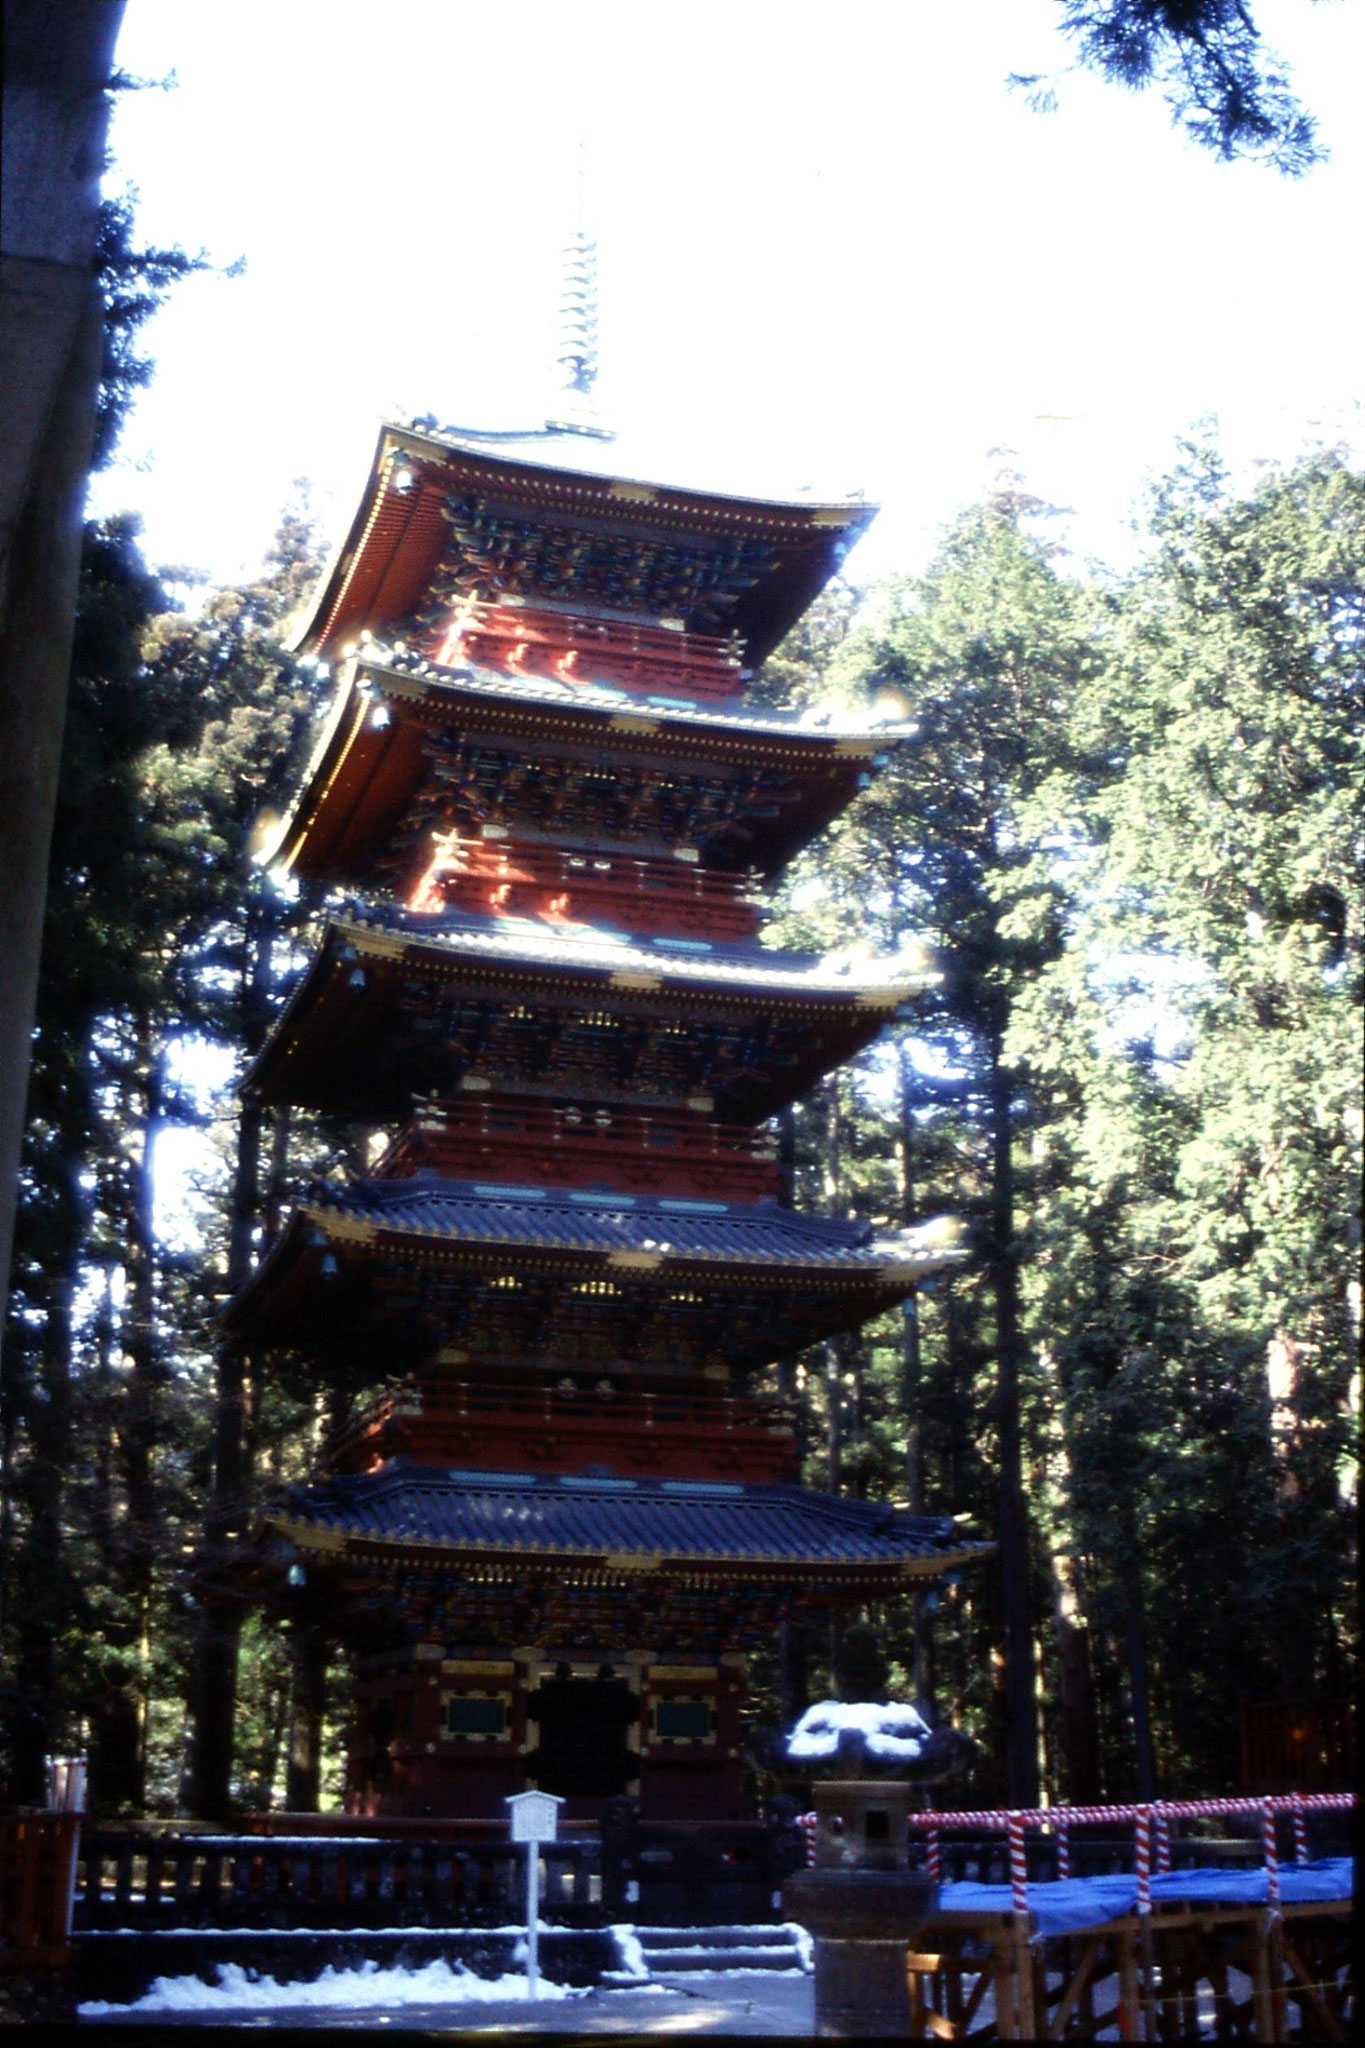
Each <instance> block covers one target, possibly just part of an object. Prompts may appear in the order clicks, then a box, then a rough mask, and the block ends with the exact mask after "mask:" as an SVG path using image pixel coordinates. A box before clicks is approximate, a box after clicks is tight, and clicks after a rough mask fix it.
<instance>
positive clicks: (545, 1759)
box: [526, 1664, 640, 1799]
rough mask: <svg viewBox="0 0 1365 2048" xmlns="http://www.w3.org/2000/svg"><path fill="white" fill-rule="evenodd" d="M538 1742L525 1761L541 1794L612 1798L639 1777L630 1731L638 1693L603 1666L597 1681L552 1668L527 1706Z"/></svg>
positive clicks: (566, 1668) (636, 1717)
mask: <svg viewBox="0 0 1365 2048" xmlns="http://www.w3.org/2000/svg"><path fill="white" fill-rule="evenodd" d="M526 1711H527V1715H528V1718H529V1719H531V1720H532V1721H534V1722H535V1723H536V1725H537V1727H538V1729H539V1732H540V1740H539V1742H538V1743H537V1744H536V1747H535V1748H534V1749H533V1750H532V1751H531V1754H530V1755H529V1757H528V1758H527V1763H528V1766H529V1768H530V1770H531V1772H532V1774H533V1775H534V1777H535V1780H536V1783H537V1785H538V1786H539V1787H540V1789H541V1790H542V1791H543V1792H557V1793H558V1794H559V1795H560V1797H561V1798H564V1799H612V1798H615V1797H617V1796H618V1795H619V1794H620V1793H622V1792H624V1791H625V1789H626V1787H627V1785H628V1784H629V1783H630V1781H631V1780H632V1779H633V1778H635V1777H637V1776H638V1775H639V1770H640V1758H639V1755H638V1753H637V1752H636V1751H635V1750H634V1749H633V1748H632V1747H631V1743H630V1731H631V1729H632V1728H634V1727H635V1726H637V1724H638V1721H639V1715H640V1701H639V1696H638V1694H636V1693H634V1692H632V1691H631V1689H630V1685H629V1683H628V1681H627V1680H626V1679H624V1678H618V1677H617V1676H616V1674H615V1672H614V1670H613V1669H612V1667H611V1665H610V1664H603V1665H602V1666H601V1667H600V1669H599V1670H598V1673H597V1675H596V1677H595V1678H588V1677H575V1676H574V1675H573V1673H572V1672H571V1670H570V1667H569V1666H568V1665H567V1664H559V1665H556V1667H555V1672H554V1676H553V1677H552V1678H546V1679H544V1680H542V1682H541V1684H540V1685H539V1686H537V1688H536V1690H535V1692H533V1693H532V1695H531V1697H530V1699H529V1700H528V1701H527V1704H526Z"/></svg>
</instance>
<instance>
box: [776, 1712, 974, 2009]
mask: <svg viewBox="0 0 1365 2048" xmlns="http://www.w3.org/2000/svg"><path fill="white" fill-rule="evenodd" d="M970 1749H971V1745H970V1744H969V1743H968V1742H967V1740H966V1738H965V1737H963V1736H961V1735H958V1734H956V1733H955V1732H954V1731H952V1730H939V1731H934V1730H932V1729H931V1728H930V1727H929V1725H928V1723H927V1722H926V1721H925V1720H924V1718H923V1716H922V1715H921V1714H920V1713H919V1712H918V1711H917V1710H916V1709H915V1708H914V1707H906V1706H898V1705H890V1706H872V1705H844V1704H841V1703H839V1702H836V1701H830V1700H827V1701H824V1702H822V1704H821V1705H819V1706H816V1707H811V1708H810V1709H809V1710H808V1711H807V1712H806V1713H805V1714H804V1715H803V1716H802V1718H801V1720H800V1721H799V1722H798V1723H797V1725H796V1727H795V1728H794V1729H793V1730H792V1732H791V1735H790V1736H789V1737H788V1739H787V1742H786V1745H785V1752H786V1767H787V1769H788V1771H790V1772H791V1773H792V1775H795V1774H796V1772H797V1771H798V1770H799V1771H800V1773H801V1775H802V1776H803V1777H808V1778H810V1779H811V1780H812V1781H813V1797H814V1802H815V1862H814V1867H813V1868H812V1869H809V1870H802V1871H798V1872H797V1873H796V1874H795V1875H794V1876H793V1877H789V1878H788V1879H787V1882H786V1883H785V1884H784V1886H783V1887H782V1909H783V1911H784V1913H785V1914H786V1915H787V1917H788V1918H789V1919H791V1920H795V1921H796V1922H798V1923H799V1925H801V1926H802V1927H805V1928H806V1929H807V1930H808V1932H809V1933H810V1934H811V1935H812V1936H813V1937H814V1941H815V2031H816V2033H817V2034H819V2035H826V2036H831V2035H832V2036H836V2037H839V2038H842V2039H846V2040H858V2039H865V2038H866V2037H867V2036H868V2035H878V2034H882V2035H885V2034H891V2035H896V2036H898V2037H899V2038H900V2039H902V2040H903V2039H905V2038H906V2037H907V2036H908V2034H909V2031H910V1999H909V1989H908V1983H907V1977H906V1965H905V1957H906V1951H907V1949H908V1948H909V1947H910V1944H911V1942H912V1941H913V1940H914V1938H915V1936H916V1935H917V1933H918V1932H919V1930H920V1929H921V1928H922V1927H923V1925H924V1923H925V1922H926V1921H927V1920H928V1919H929V1918H930V1917H931V1916H932V1914H933V1912H934V1910H935V1907H936V1905H937V1901H938V1886H937V1885H936V1884H935V1883H934V1882H933V1881H932V1879H931V1878H930V1877H929V1875H928V1873H927V1872H926V1871H924V1870H920V1869H916V1870H912V1869H911V1868H910V1844H909V1829H908V1827H907V1825H906V1812H907V1809H908V1807H909V1804H910V1800H911V1797H912V1794H911V1789H910V1788H911V1784H912V1782H913V1783H917V1784H924V1783H926V1782H929V1781H930V1780H932V1779H935V1778H941V1777H945V1776H947V1775H948V1774H949V1772H951V1771H953V1770H956V1769H959V1768H961V1766H962V1765H963V1763H964V1762H965V1761H966V1758H967V1755H968V1754H969V1753H970Z"/></svg>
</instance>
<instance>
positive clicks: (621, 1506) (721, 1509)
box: [268, 1458, 992, 1580]
mask: <svg viewBox="0 0 1365 2048" xmlns="http://www.w3.org/2000/svg"><path fill="white" fill-rule="evenodd" d="M268 1526H269V1527H270V1528H271V1530H272V1531H273V1532H274V1533H275V1534H276V1535H277V1536H283V1537H285V1538H286V1539H292V1540H293V1542H294V1543H295V1544H296V1545H297V1546H298V1547H299V1548H300V1549H304V1550H313V1551H317V1550H323V1551H333V1552H336V1551H339V1550H342V1551H344V1550H349V1551H351V1552H356V1551H360V1552H364V1551H366V1550H370V1551H372V1552H375V1553H384V1552H388V1553H394V1552H399V1553H401V1552H417V1553H423V1552H425V1553H428V1554H430V1553H433V1552H435V1553H439V1554H440V1555H441V1556H442V1557H443V1558H449V1559H451V1560H452V1561H453V1560H454V1559H457V1558H458V1559H462V1560H463V1559H468V1560H469V1561H470V1562H471V1563H472V1562H477V1563H481V1564H486V1565H487V1564H495V1563H497V1562H500V1561H502V1562H506V1563H514V1562H522V1561H526V1560H531V1561H541V1562H544V1563H546V1564H549V1565H554V1564H557V1563H565V1564H572V1565H575V1566H583V1565H592V1566H596V1567H597V1568H598V1569H599V1570H601V1571H603V1572H605V1573H608V1574H622V1575H629V1576H634V1575H635V1574H637V1573H639V1572H640V1571H642V1570H643V1571H650V1570H654V1571H663V1570H669V1569H670V1568H671V1569H672V1570H673V1571H678V1570H683V1571H688V1570H690V1571H694V1572H695V1571H698V1570H702V1571H710V1572H713V1573H717V1574H718V1575H724V1576H733V1575H734V1574H735V1568H736V1567H738V1568H739V1570H741V1571H743V1572H745V1573H748V1572H757V1573H758V1574H759V1575H760V1576H761V1577H764V1578H768V1577H776V1578H781V1577H783V1576H785V1575H787V1574H791V1573H796V1574H799V1575H800V1576H801V1577H808V1576H811V1575H815V1576H820V1577H824V1576H826V1575H828V1576H831V1577H834V1578H836V1579H837V1578H842V1577H845V1576H847V1575H863V1574H866V1575H868V1576H870V1577H876V1578H888V1579H893V1580H894V1579H897V1578H925V1577H934V1576H937V1575H939V1574H940V1573H942V1572H945V1571H948V1570H951V1569H952V1568H953V1567H955V1566H959V1565H962V1564H966V1563H968V1562H970V1561H973V1560H975V1559H976V1558H978V1557H980V1556H981V1555H982V1554H983V1552H986V1551H988V1550H990V1549H991V1548H992V1546H991V1545H990V1544H988V1543H983V1542H981V1541H979V1540H972V1539H969V1538H966V1537H964V1536H963V1535H962V1533H961V1532H960V1530H959V1529H958V1527H957V1525H956V1523H955V1522H954V1521H953V1520H952V1519H951V1518H950V1517H947V1516H941V1515H914V1514H909V1513H907V1512H906V1511H905V1510H903V1509H899V1508H894V1507H887V1506H882V1505H879V1504H877V1503H874V1502H871V1501H861V1500H850V1499H848V1498H846V1497H844V1496H841V1495H834V1494H822V1493H816V1492H814V1491H812V1490H811V1489H809V1488H806V1487H800V1486H791V1485H781V1484H772V1483H766V1484H765V1483H761V1482H749V1483H741V1482H739V1481H732V1482H725V1481H717V1480H692V1479H663V1480H659V1479H615V1478H611V1477H607V1476H603V1477H597V1478H594V1477H582V1478H576V1477H575V1478H566V1477H547V1476H545V1475H543V1474H538V1473H529V1472H466V1471H460V1470H441V1469H436V1468H432V1467H430V1466H422V1465H417V1464H412V1463H409V1461H408V1460H406V1459H403V1458H395V1459H393V1460H391V1461H390V1462H389V1463H388V1464H386V1465H384V1466H382V1467H380V1468H379V1469H378V1470H377V1471H375V1472H372V1473H366V1474H364V1475H354V1476H351V1475H348V1476H344V1477H337V1478H333V1479H330V1480H327V1481H325V1482H322V1483H320V1484H314V1485H311V1486H306V1487H299V1488H296V1489H294V1490H293V1491H292V1492H291V1494H290V1496H289V1500H288V1504H287V1506H286V1507H285V1509H284V1511H283V1512H282V1513H279V1514H277V1515H272V1516H270V1517H269V1518H268Z"/></svg>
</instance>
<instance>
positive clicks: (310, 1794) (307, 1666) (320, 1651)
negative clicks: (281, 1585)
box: [285, 1621, 328, 1813]
mask: <svg viewBox="0 0 1365 2048" xmlns="http://www.w3.org/2000/svg"><path fill="white" fill-rule="evenodd" d="M327 1651H328V1643H327V1639H326V1637H325V1636H324V1635H323V1633H322V1631H321V1629H319V1628H318V1627H317V1626H316V1624H314V1623H311V1622H306V1621H296V1622H295V1623H294V1628H293V1633H292V1635H291V1637H290V1642H289V1662H290V1670H291V1676H292V1688H291V1708H290V1723H289V1770H288V1775H287V1777H286V1780H285V1804H286V1806H287V1807H288V1809H289V1811H290V1812H291V1813H316V1812H317V1810H318V1805H319V1798H320V1794H321V1790H322V1715H323V1709H324V1707H325V1706H326V1702H327Z"/></svg>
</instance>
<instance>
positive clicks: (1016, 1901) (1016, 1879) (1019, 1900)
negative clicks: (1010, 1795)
mask: <svg viewBox="0 0 1365 2048" xmlns="http://www.w3.org/2000/svg"><path fill="white" fill-rule="evenodd" d="M1007 1833H1008V1836H1009V1845H1010V1904H1011V1906H1012V1907H1013V1908H1014V1910H1015V1912H1016V1913H1027V1911H1028V1863H1027V1860H1026V1859H1025V1856H1024V1816H1023V1814H1022V1813H1012V1814H1011V1815H1010V1816H1009V1824H1008V1828H1007Z"/></svg>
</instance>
